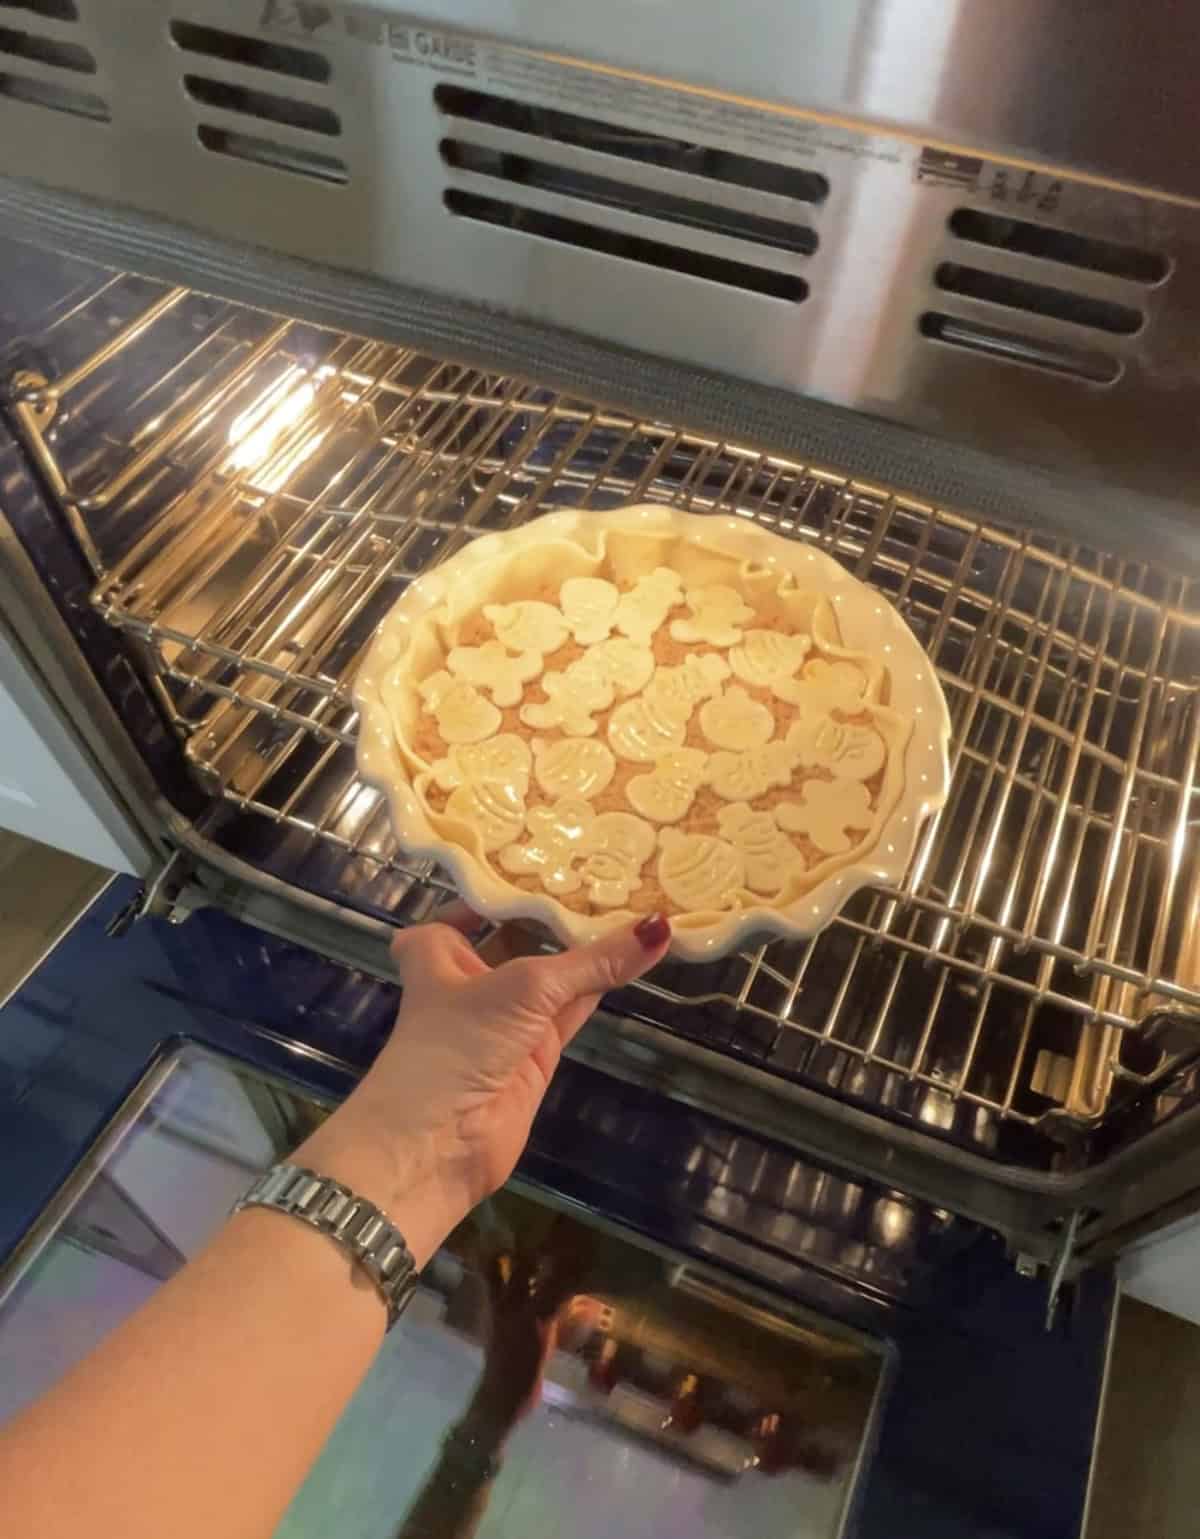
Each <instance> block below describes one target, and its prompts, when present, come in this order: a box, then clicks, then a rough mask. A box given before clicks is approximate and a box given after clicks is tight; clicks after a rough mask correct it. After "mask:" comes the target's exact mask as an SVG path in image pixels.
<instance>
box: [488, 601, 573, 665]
mask: <svg viewBox="0 0 1200 1539" xmlns="http://www.w3.org/2000/svg"><path fill="white" fill-rule="evenodd" d="M483 617H484V619H485V620H490V621H491V623H492V629H493V630H494V631H495V632H496V635H497V637H498V638H499V640H501V641H502V642H503V643H504V645H505V646H506V647H507V648H508V650H509V651H510V652H541V653H542V654H543V656H545V655H546V654H548V653H550V652H557V651H558V649H559V647H561V646H562V644H563V642H564V641H566V639H567V636H568V635H569V634H570V633H569V631H568V630H567V622H566V620H564V619H563V616H562V613H561V611H559V610H558V609H556V608H555V607H554V605H553V604H546V603H543V602H542V600H540V599H519V600H518V601H517V602H516V603H515V604H485V605H484V606H483Z"/></svg>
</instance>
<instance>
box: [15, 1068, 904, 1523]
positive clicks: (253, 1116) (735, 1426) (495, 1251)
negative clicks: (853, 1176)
mask: <svg viewBox="0 0 1200 1539" xmlns="http://www.w3.org/2000/svg"><path fill="white" fill-rule="evenodd" d="M321 1116H322V1111H321V1109H320V1108H319V1107H317V1106H315V1105H314V1104H313V1103H312V1102H310V1101H309V1100H307V1099H305V1098H304V1097H302V1096H298V1095H297V1094H296V1092H295V1091H294V1090H293V1089H291V1088H289V1087H285V1086H284V1085H282V1084H280V1083H278V1082H275V1081H271V1080H268V1079H267V1078H265V1077H263V1076H260V1075H258V1074H255V1073H252V1072H250V1071H248V1070H246V1069H244V1068H242V1067H241V1066H237V1065H234V1064H232V1063H229V1062H225V1061H222V1060H220V1059H219V1058H217V1057H215V1056H213V1055H211V1054H208V1053H203V1052H200V1051H198V1050H195V1049H191V1048H188V1049H184V1050H182V1051H181V1052H180V1053H179V1054H177V1055H176V1056H175V1057H173V1058H172V1059H170V1060H169V1061H167V1062H166V1063H164V1064H163V1065H161V1066H160V1067H159V1069H158V1070H156V1071H155V1072H154V1074H153V1075H152V1076H150V1078H149V1079H148V1081H147V1082H146V1083H145V1084H144V1085H143V1086H142V1087H141V1088H140V1089H139V1091H137V1092H135V1094H134V1096H133V1097H131V1099H130V1102H129V1103H128V1105H127V1107H126V1110H125V1114H124V1115H123V1116H122V1117H120V1118H118V1119H117V1122H116V1123H115V1124H114V1126H113V1127H112V1129H111V1130H110V1132H109V1134H108V1135H107V1136H106V1137H105V1139H104V1140H103V1141H102V1143H101V1145H100V1146H99V1147H98V1148H97V1149H96V1150H94V1151H93V1152H92V1154H91V1156H89V1159H88V1160H87V1161H86V1162H85V1165H84V1166H83V1167H81V1169H80V1170H79V1171H78V1172H77V1173H76V1175H75V1177H73V1178H72V1180H71V1181H70V1182H69V1183H68V1185H67V1187H66V1188H65V1189H64V1191H63V1192H62V1193H61V1194H60V1198H59V1199H58V1200H57V1201H56V1202H55V1203H54V1204H53V1205H52V1206H51V1208H50V1209H48V1210H47V1213H46V1214H45V1215H44V1218H43V1220H42V1223H41V1225H40V1227H39V1230H38V1232H36V1233H35V1234H34V1235H33V1236H31V1238H30V1242H29V1243H28V1244H26V1245H25V1246H24V1247H23V1248H22V1250H21V1251H20V1252H19V1253H18V1256H17V1258H16V1259H15V1260H14V1262H13V1263H12V1264H11V1265H10V1267H9V1269H8V1271H7V1273H5V1274H0V1420H3V1418H4V1417H6V1416H8V1415H11V1414H12V1413H14V1412H15V1411H16V1410H18V1409H19V1408H20V1407H21V1406H22V1405H23V1404H25V1403H27V1402H28V1401H29V1400H31V1399H32V1398H33V1397H34V1396H36V1395H37V1394H38V1393H40V1392H41V1391H42V1390H43V1389H45V1388H46V1387H47V1386H48V1385H49V1384H51V1383H52V1382H53V1381H54V1380H55V1379H56V1378H57V1377H58V1376H59V1375H60V1374H62V1373H63V1372H64V1371H65V1370H66V1369H67V1368H68V1367H70V1365H71V1364H72V1363H73V1362H75V1361H77V1360H78V1359H79V1358H80V1357H81V1356H82V1355H83V1354H84V1353H85V1352H87V1351H88V1350H89V1348H90V1347H92V1346H93V1345H94V1344H95V1342H97V1341H98V1340H99V1339H100V1338H101V1337H102V1336H103V1335H104V1334H105V1332H107V1331H108V1330H110V1329H112V1328H113V1327H114V1326H115V1325H116V1324H118V1323H119V1322H120V1321H121V1320H122V1319H124V1318H125V1316H127V1315H128V1314H129V1313H131V1312H132V1310H134V1309H135V1308H136V1307H137V1306H138V1305H139V1304H140V1303H141V1302H142V1301H143V1300H144V1299H146V1298H147V1297H148V1296H149V1295H150V1294H151V1293H152V1292H153V1291H154V1289H155V1288H157V1287H158V1286H159V1285H160V1284H161V1283H162V1282H163V1281H165V1280H166V1279H168V1278H169V1277H171V1276H172V1275H173V1273H174V1272H175V1271H177V1270H178V1268H179V1267H180V1266H182V1265H183V1264H184V1263H185V1262H186V1260H187V1258H188V1257H189V1256H191V1255H193V1254H194V1253H195V1251H196V1250H197V1249H198V1248H199V1247H200V1246H201V1245H202V1244H203V1243H204V1241H205V1239H206V1238H207V1237H208V1236H209V1235H210V1234H211V1233H212V1232H213V1231H214V1230H215V1229H216V1228H217V1227H218V1226H219V1225H220V1223H221V1222H222V1220H223V1219H224V1216H225V1214H226V1213H227V1212H228V1210H229V1207H230V1205H231V1203H232V1202H233V1200H234V1199H235V1198H236V1197H237V1196H238V1194H239V1193H240V1192H241V1191H242V1190H244V1189H245V1187H246V1186H247V1185H249V1183H250V1181H251V1180H252V1179H253V1177H254V1175H255V1174H256V1173H257V1172H258V1171H259V1170H261V1169H263V1168H265V1167H266V1166H267V1165H269V1164H271V1163H272V1162H273V1161H274V1160H275V1159H277V1158H279V1157H281V1156H282V1155H284V1154H286V1153H287V1151H288V1150H289V1149H290V1148H292V1147H293V1146H294V1145H295V1144H296V1143H297V1142H299V1141H300V1140H301V1139H302V1138H303V1137H304V1136H305V1135H306V1133H307V1132H308V1131H309V1130H310V1129H311V1127H312V1126H313V1125H314V1124H315V1123H316V1122H317V1121H319V1120H320V1117H321ZM881 1364H882V1358H881V1356H880V1354H879V1352H878V1350H877V1349H876V1348H875V1347H874V1346H873V1345H872V1344H870V1343H868V1342H866V1341H865V1340H863V1339H862V1338H859V1337H857V1336H854V1335H852V1334H850V1333H847V1332H843V1331H841V1330H840V1329H839V1328H837V1327H833V1326H830V1325H827V1324H825V1323H824V1322H819V1321H815V1320H813V1319H810V1318H808V1317H804V1318H801V1317H799V1316H797V1315H795V1314H792V1313H790V1312H789V1313H787V1314H782V1313H780V1312H778V1311H777V1310H776V1309H775V1308H774V1307H771V1306H768V1305H766V1304H764V1303H763V1301H762V1300H761V1299H759V1298H757V1297H753V1298H752V1297H749V1296H746V1295H743V1294H739V1293H737V1292H735V1291H733V1290H732V1289H731V1288H730V1287H729V1286H728V1285H727V1284H726V1283H723V1282H722V1281H721V1280H720V1279H718V1278H715V1277H714V1276H713V1275H712V1274H711V1273H708V1272H706V1271H695V1270H693V1269H692V1268H690V1267H689V1266H687V1265H682V1264H680V1263H679V1262H678V1261H677V1260H675V1259H672V1258H671V1257H669V1256H667V1255H665V1254H661V1253H659V1252H657V1251H651V1250H648V1249H646V1248H645V1247H644V1246H643V1245H641V1244H635V1243H633V1242H632V1241H631V1240H629V1239H627V1238H625V1237H623V1236H622V1235H620V1234H618V1233H615V1232H612V1231H610V1230H609V1229H607V1228H602V1227H600V1226H598V1225H596V1224H595V1223H593V1222H591V1221H590V1220H588V1219H587V1218H586V1216H580V1215H579V1214H577V1213H575V1212H570V1213H563V1212H558V1211H557V1210H556V1209H554V1208H553V1207H551V1206H550V1205H549V1204H548V1203H547V1202H546V1201H545V1200H544V1198H542V1197H540V1196H539V1195H537V1194H535V1193H531V1192H529V1191H526V1190H524V1189H521V1188H519V1187H515V1186H514V1187H511V1188H509V1189H508V1190H506V1191H505V1192H503V1193H501V1194H500V1195H499V1196H498V1197H497V1198H496V1199H494V1200H493V1201H492V1202H491V1203H488V1204H485V1206H484V1207H483V1208H482V1209H481V1210H480V1211H479V1212H478V1213H477V1214H476V1215H475V1216H474V1217H473V1218H472V1219H471V1220H470V1221H468V1223H466V1224H464V1225H463V1226H462V1227H461V1228H460V1229H459V1230H458V1231H457V1232H456V1233H455V1234H454V1235H453V1236H451V1238H450V1240H449V1241H448V1242H447V1244H446V1246H445V1247H444V1249H443V1250H442V1251H441V1252H440V1254H439V1255H438V1256H437V1257H436V1258H435V1260H434V1262H433V1263H432V1264H431V1265H430V1266H429V1267H428V1268H427V1269H426V1272H425V1274H424V1276H423V1278H422V1281H421V1285H420V1287H419V1288H418V1290H417V1293H416V1295H415V1296H414V1298H413V1300H412V1303H411V1305H410V1307H409V1310H408V1312H407V1313H406V1315H405V1316H404V1318H403V1320H402V1321H401V1322H400V1324H399V1325H398V1326H397V1327H396V1329H395V1330H393V1331H392V1332H391V1334H390V1335H389V1336H388V1338H387V1340H386V1342H385V1344H384V1347H383V1350H382V1351H381V1352H380V1355H379V1357H378V1359H377V1360H376V1363H375V1365H374V1367H373V1368H372V1370H371V1373H370V1374H369V1376H368V1377H367V1379H366V1381H365V1383H364V1384H363V1386H362V1388H361V1389H360V1391H359V1393H358V1394H357V1395H356V1397H355V1398H354V1400H353V1401H352V1402H351V1404H350V1406H349V1407H348V1409H347V1410H346V1413H345V1414H344V1416H343V1417H342V1419H341V1421H340V1423H339V1424H338V1426H337V1428H336V1429H335V1431H334V1433H333V1436H332V1437H331V1439H330V1441H329V1444H328V1445H327V1447H326V1449H325V1451H324V1453H323V1454H322V1456H321V1458H320V1459H319V1460H318V1462H317V1464H316V1466H315V1468H314V1469H313V1472H312V1474H311V1475H310V1477H309V1479H308V1481H307V1482H306V1483H305V1485H304V1486H303V1488H302V1489H301V1491H300V1492H299V1494H298V1495H297V1497H296V1499H295V1501H294V1502H293V1504H292V1506H291V1508H290V1509H289V1511H288V1513H287V1514H286V1515H285V1517H284V1519H283V1521H282V1523H281V1524H280V1527H279V1529H278V1536H279V1539H309V1536H312V1539H318V1536H320V1539H325V1536H327V1535H329V1534H332V1533H336V1534H337V1535H338V1536H339V1539H417V1536H418V1535H421V1536H423V1539H428V1536H431V1535H437V1536H444V1539H450V1536H462V1539H467V1536H468V1535H478V1536H479V1539H506V1536H510V1535H511V1536H517V1535H519V1536H521V1539H537V1536H540V1535H543V1534H544V1535H547V1536H550V1535H553V1536H559V1535H562V1534H570V1535H572V1536H573V1539H588V1536H591V1535H593V1534H594V1535H595V1536H596V1539H600V1536H605V1539H607V1536H610V1535H612V1534H621V1535H628V1536H636V1535H646V1536H651V1535H653V1536H655V1539H660V1536H671V1535H675V1534H678V1535H680V1536H681V1539H683V1536H686V1539H697V1536H700V1535H705V1534H712V1535H721V1536H740V1535H745V1536H747V1539H751V1536H752V1539H774V1536H777V1535H778V1536H780V1539H784V1536H797V1539H799V1536H818V1535H821V1536H823V1535H836V1534H838V1533H840V1532H841V1530H842V1528H843V1525H844V1520H845V1516H846V1513H847V1510H848V1506H849V1501H850V1496H851V1492H852V1487H853V1484H854V1478H855V1474H856V1472H857V1470H858V1467H859V1462H860V1455H861V1451H862V1448H863V1445H864V1442H865V1439H866V1435H867V1428H868V1424H869V1421H870V1417H871V1412H872V1408H873V1406H874V1403H875V1400H876V1396H877V1394H878V1390H879V1384H880V1370H881ZM464 1419H466V1421H467V1423H468V1425H469V1426H470V1427H471V1428H472V1429H475V1430H478V1429H480V1428H486V1429H488V1441H489V1443H491V1442H493V1441H495V1442H497V1443H498V1445H499V1447H500V1450H501V1452H500V1458H499V1462H498V1467H497V1466H494V1465H492V1464H491V1463H489V1462H488V1461H486V1460H481V1459H474V1460H472V1459H471V1458H470V1457H469V1455H466V1456H465V1455H464V1452H463V1450H464V1446H465V1444H464V1441H463V1439H461V1438H458V1437H456V1436H455V1434H454V1433H453V1432H452V1430H451V1429H453V1428H454V1427H456V1426H457V1425H458V1424H459V1423H461V1422H462V1421H463V1420H464Z"/></svg>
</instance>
